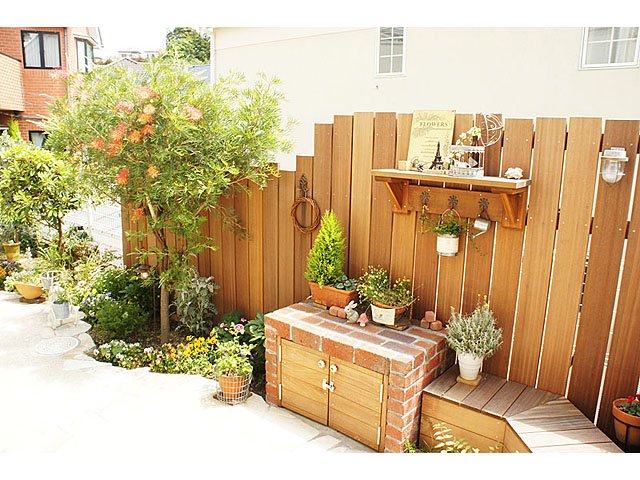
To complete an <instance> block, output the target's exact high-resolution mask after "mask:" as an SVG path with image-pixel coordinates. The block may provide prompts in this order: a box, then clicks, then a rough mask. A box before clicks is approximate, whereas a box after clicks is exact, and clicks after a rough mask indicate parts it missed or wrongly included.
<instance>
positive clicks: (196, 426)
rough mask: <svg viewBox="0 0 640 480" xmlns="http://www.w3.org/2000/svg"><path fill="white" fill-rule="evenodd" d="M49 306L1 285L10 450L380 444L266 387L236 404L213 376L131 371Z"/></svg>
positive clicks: (345, 448) (2, 393) (263, 449)
mask: <svg viewBox="0 0 640 480" xmlns="http://www.w3.org/2000/svg"><path fill="white" fill-rule="evenodd" d="M47 308H48V306H47V305H46V304H40V305H28V304H24V303H21V302H20V301H19V296H18V295H16V294H11V293H7V292H0V425H1V428H0V453H14V452H20V453H22V452H24V453H52V452H67V453H81V452H82V453H98V454H109V453H120V454H122V453H135V454H136V455H139V454H145V453H147V454H158V453H162V452H171V453H175V454H189V455H194V454H207V455H211V453H212V452H216V453H237V452H238V449H241V450H243V451H252V452H255V453H323V452H331V453H333V452H372V450H370V449H368V448H367V447H365V446H363V445H361V444H359V443H357V442H355V441H354V440H351V439H349V438H347V437H345V436H344V435H342V434H340V433H338V432H336V431H334V430H332V429H330V428H328V427H325V426H322V425H319V424H317V423H315V422H312V421H310V420H307V419H305V418H303V417H300V416H298V415H296V414H294V413H292V412H289V411H287V410H284V409H281V408H278V407H274V406H270V405H268V404H266V403H265V401H264V400H263V399H262V398H261V397H260V396H258V395H255V394H253V395H251V397H250V398H249V399H248V401H247V402H246V403H245V404H241V405H236V406H233V407H232V406H228V405H225V404H223V403H221V402H219V401H217V400H215V399H214V398H213V396H212V395H213V393H214V391H215V385H214V382H213V381H212V380H209V379H205V378H203V377H200V376H197V375H166V374H157V373H151V372H149V371H148V369H146V368H139V369H136V370H126V369H123V368H119V367H114V366H112V365H109V364H105V363H100V362H97V361H95V360H93V359H92V358H91V357H89V356H87V355H86V354H85V353H84V352H86V351H88V350H89V349H91V348H93V341H92V340H91V337H90V336H89V335H88V334H87V333H85V332H84V330H86V328H83V324H82V323H81V324H80V325H79V328H70V327H68V326H63V327H61V328H60V329H58V331H57V332H56V331H54V330H53V329H52V328H51V327H49V325H48V321H47ZM61 333H62V334H64V335H73V336H76V337H77V338H78V339H79V340H80V345H79V346H78V347H77V348H76V349H74V350H72V351H70V352H68V353H65V354H63V355H41V354H38V353H36V351H35V346H36V345H37V344H38V343H39V342H40V341H42V340H43V339H47V338H52V337H54V336H55V335H56V334H58V335H60V334H61Z"/></svg>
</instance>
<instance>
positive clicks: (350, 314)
mask: <svg viewBox="0 0 640 480" xmlns="http://www.w3.org/2000/svg"><path fill="white" fill-rule="evenodd" d="M357 306H358V304H357V303H356V302H354V301H353V300H352V301H350V302H349V304H348V305H347V306H346V307H344V311H345V312H346V313H347V323H356V322H357V321H358V312H356V307H357Z"/></svg>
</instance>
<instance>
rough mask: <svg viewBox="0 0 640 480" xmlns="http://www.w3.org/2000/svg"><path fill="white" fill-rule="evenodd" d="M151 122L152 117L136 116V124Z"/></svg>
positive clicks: (146, 115) (144, 114)
mask: <svg viewBox="0 0 640 480" xmlns="http://www.w3.org/2000/svg"><path fill="white" fill-rule="evenodd" d="M152 120H153V117H152V116H151V115H148V114H146V113H141V114H140V115H138V123H141V124H143V125H144V124H145V123H151V121H152Z"/></svg>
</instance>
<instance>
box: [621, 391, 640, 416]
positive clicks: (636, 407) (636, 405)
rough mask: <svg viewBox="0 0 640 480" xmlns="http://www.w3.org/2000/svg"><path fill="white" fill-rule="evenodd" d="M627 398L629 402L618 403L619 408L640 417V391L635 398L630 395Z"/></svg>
mask: <svg viewBox="0 0 640 480" xmlns="http://www.w3.org/2000/svg"><path fill="white" fill-rule="evenodd" d="M627 400H628V402H627V403H623V404H622V405H618V409H620V410H622V411H623V412H624V413H627V414H629V415H633V416H635V417H640V393H639V394H637V395H636V398H635V399H634V398H633V397H628V398H627Z"/></svg>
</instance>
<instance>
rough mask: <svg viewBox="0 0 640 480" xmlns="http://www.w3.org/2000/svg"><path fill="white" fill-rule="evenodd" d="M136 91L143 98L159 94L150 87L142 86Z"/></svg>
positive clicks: (146, 98)
mask: <svg viewBox="0 0 640 480" xmlns="http://www.w3.org/2000/svg"><path fill="white" fill-rule="evenodd" d="M136 93H137V94H138V97H139V98H140V99H141V100H149V99H150V98H153V97H157V96H158V94H157V93H156V92H154V91H153V90H151V89H150V88H149V87H140V88H139V89H138V91H137V92H136Z"/></svg>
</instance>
